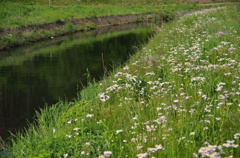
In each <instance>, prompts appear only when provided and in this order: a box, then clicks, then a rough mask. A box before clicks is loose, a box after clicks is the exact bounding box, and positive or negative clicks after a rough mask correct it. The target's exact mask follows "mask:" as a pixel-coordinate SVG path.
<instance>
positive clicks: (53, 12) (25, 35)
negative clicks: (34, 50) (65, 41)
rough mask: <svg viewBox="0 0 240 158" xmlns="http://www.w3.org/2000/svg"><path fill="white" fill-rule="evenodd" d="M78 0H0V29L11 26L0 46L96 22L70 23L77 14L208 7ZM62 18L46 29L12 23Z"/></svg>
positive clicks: (168, 11)
mask: <svg viewBox="0 0 240 158" xmlns="http://www.w3.org/2000/svg"><path fill="white" fill-rule="evenodd" d="M39 2H41V5H39ZM49 2H50V1H49ZM74 2H78V1H74ZM80 2H81V3H80ZM80 2H79V3H80V4H78V5H77V4H76V3H71V1H68V3H69V4H68V5H60V4H62V3H63V2H62V1H58V0H55V1H51V5H49V4H48V3H46V2H45V1H27V0H25V1H21V3H20V2H19V1H18V2H17V3H16V2H15V1H14V0H13V1H10V2H9V1H0V18H1V22H0V31H1V29H9V28H11V30H10V31H3V32H2V33H1V32H0V34H1V36H0V43H1V45H0V49H4V48H8V47H11V46H16V45H22V44H26V43H29V42H33V41H38V40H41V39H46V38H50V37H53V36H59V35H62V34H66V33H71V32H75V31H79V30H84V29H93V28H96V27H97V25H96V24H93V23H86V24H81V25H74V24H72V23H71V22H70V21H71V20H74V19H79V18H91V17H103V16H113V15H126V14H140V13H156V14H159V15H162V16H169V17H170V18H172V17H173V13H174V12H175V11H181V10H197V9H202V8H209V7H212V5H197V3H192V4H183V3H175V4H172V5H165V3H158V5H151V4H152V1H141V2H144V3H147V4H148V5H140V4H142V3H140V0H136V1H128V2H131V5H126V4H125V5H119V4H121V2H124V3H125V1H121V2H118V3H117V4H118V5H114V4H115V2H112V1H109V3H108V5H102V4H101V5H100V4H98V5H91V4H92V3H94V4H95V2H92V1H91V2H90V1H86V2H85V1H80ZM110 2H112V3H110ZM54 3H55V5H54ZM102 3H104V2H103V1H102ZM63 4H64V3H63ZM159 4H164V5H159ZM220 5H225V4H220ZM63 21H65V22H66V21H68V22H66V23H65V24H64V26H62V27H60V28H51V26H49V28H48V29H40V28H35V29H30V30H25V31H21V30H20V31H19V30H17V29H16V27H21V26H29V25H40V24H45V23H52V22H56V23H61V22H63ZM116 24H117V23H116Z"/></svg>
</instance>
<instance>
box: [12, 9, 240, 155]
mask: <svg viewBox="0 0 240 158" xmlns="http://www.w3.org/2000/svg"><path fill="white" fill-rule="evenodd" d="M239 9H240V8H239V6H231V7H220V8H213V9H209V10H203V11H200V12H196V13H193V14H191V15H188V16H184V17H182V18H180V19H179V20H176V21H173V22H171V23H169V24H167V26H165V27H163V28H161V29H160V30H159V31H160V32H159V33H158V34H157V35H156V36H155V37H154V38H153V39H151V40H150V42H149V43H148V44H147V45H146V46H145V47H144V48H143V49H141V50H139V51H138V53H136V54H135V55H133V56H132V58H131V59H130V61H129V62H128V63H127V64H126V65H125V66H124V67H123V68H119V69H117V70H115V72H113V73H112V74H110V76H109V77H108V78H106V79H104V80H102V81H101V82H99V83H89V85H88V88H86V89H85V90H83V91H81V92H80V95H81V99H80V100H76V101H73V102H70V103H66V102H59V103H58V104H56V105H53V106H52V107H46V108H45V109H44V110H42V111H41V114H38V118H37V120H38V126H37V127H36V126H33V125H32V126H31V127H30V128H29V129H28V132H27V134H19V135H18V136H17V137H16V138H14V139H12V146H11V147H9V148H8V149H9V150H10V151H11V154H12V155H13V157H14V155H16V156H18V157H26V156H28V157H109V156H112V157H127V156H128V157H136V156H137V157H147V156H154V157H204V156H205V157H209V156H215V157H219V156H224V157H229V156H230V157H231V156H233V157H237V156H238V155H240V148H239V145H240V144H239V138H240V128H239V124H240V117H239V111H240V109H239V104H240V100H239V94H240V93H239V90H240V87H239V86H240V85H239V83H240V82H239V73H240V72H239V61H240V58H239V50H240V45H239V44H240V41H239V40H240V38H239V37H240V34H239V33H240V30H239V29H240V26H239V23H238V21H239V20H240V19H239V18H240V15H239Z"/></svg>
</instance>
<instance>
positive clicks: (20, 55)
mask: <svg viewBox="0 0 240 158" xmlns="http://www.w3.org/2000/svg"><path fill="white" fill-rule="evenodd" d="M149 29H150V28H137V29H136V28H135V29H134V30H125V31H119V32H112V33H106V34H101V35H97V36H94V35H91V34H94V32H95V31H91V32H86V33H83V32H79V33H76V34H73V35H68V36H63V37H59V38H56V39H52V41H49V40H48V41H46V42H40V44H38V43H36V44H34V46H24V47H23V48H21V49H17V50H14V51H13V52H12V53H10V54H9V52H8V53H7V54H4V53H2V54H1V55H2V57H1V60H0V66H10V65H21V64H22V63H23V62H24V61H27V60H32V59H33V58H34V57H35V56H37V55H41V54H50V53H51V55H53V56H54V55H55V54H56V55H57V53H59V52H60V51H64V50H66V49H68V48H70V47H74V46H77V45H84V44H87V43H93V42H98V41H102V40H105V39H108V38H114V37H117V36H121V35H126V34H130V33H134V34H136V35H138V34H139V33H141V32H142V33H143V32H149V31H150V30H149ZM86 34H87V35H86ZM55 43H57V45H55ZM4 55H5V56H6V57H4Z"/></svg>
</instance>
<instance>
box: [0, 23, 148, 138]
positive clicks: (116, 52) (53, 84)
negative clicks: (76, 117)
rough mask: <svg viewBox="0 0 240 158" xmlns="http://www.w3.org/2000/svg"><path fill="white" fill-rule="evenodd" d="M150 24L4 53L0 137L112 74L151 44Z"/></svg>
mask: <svg viewBox="0 0 240 158" xmlns="http://www.w3.org/2000/svg"><path fill="white" fill-rule="evenodd" d="M151 26H152V24H146V23H138V24H131V25H130V24H128V25H120V26H115V27H105V28H102V29H98V30H94V31H91V32H79V33H75V34H71V35H67V36H63V37H58V38H53V39H50V40H47V41H42V42H38V43H35V44H32V45H28V46H24V47H20V48H16V49H12V50H9V51H7V52H0V74H1V75H0V136H1V137H2V138H3V139H6V138H7V137H8V136H9V132H7V131H11V132H13V133H14V132H15V131H17V130H19V129H21V128H23V127H25V126H26V124H27V121H26V120H28V121H29V122H32V120H33V119H32V118H33V117H34V115H35V110H39V108H43V107H44V105H45V103H47V104H49V105H51V104H53V103H56V102H58V101H59V99H60V98H61V99H62V100H65V99H66V100H71V99H73V98H76V97H77V92H78V91H80V90H81V89H82V87H83V86H85V85H86V84H87V76H86V73H87V71H88V72H89V73H90V75H91V76H92V78H95V79H96V80H99V79H101V78H102V77H103V73H104V72H103V68H102V55H103V56H104V64H105V66H106V67H107V70H108V71H111V70H112V69H113V68H116V67H117V66H119V65H121V64H122V63H123V62H124V61H126V60H127V59H128V57H129V56H130V55H131V54H132V53H134V49H133V46H139V45H140V44H141V43H143V42H147V40H148V38H149V36H150V35H151V34H152V29H151Z"/></svg>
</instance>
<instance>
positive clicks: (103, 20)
mask: <svg viewBox="0 0 240 158" xmlns="http://www.w3.org/2000/svg"><path fill="white" fill-rule="evenodd" d="M152 19H162V20H165V21H167V20H169V19H170V17H169V16H167V15H164V16H163V15H160V14H158V13H151V14H132V15H118V16H106V17H95V18H81V19H75V20H71V21H57V22H51V23H45V24H41V25H29V26H21V27H15V28H11V29H0V34H3V33H9V32H11V31H31V30H35V29H44V30H52V29H58V28H61V27H63V26H64V25H66V24H67V23H71V24H73V25H85V26H87V24H92V25H93V26H94V27H103V26H111V25H119V24H124V23H132V22H140V21H148V20H152ZM85 29H87V28H86V27H83V28H82V30H85Z"/></svg>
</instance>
